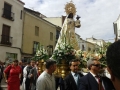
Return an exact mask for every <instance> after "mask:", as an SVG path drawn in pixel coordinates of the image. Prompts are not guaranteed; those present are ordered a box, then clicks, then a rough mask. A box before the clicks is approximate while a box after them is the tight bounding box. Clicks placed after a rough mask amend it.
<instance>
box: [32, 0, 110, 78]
mask: <svg viewBox="0 0 120 90" xmlns="http://www.w3.org/2000/svg"><path fill="white" fill-rule="evenodd" d="M65 12H66V18H65V20H64V23H63V26H62V29H61V31H60V35H59V38H58V41H57V44H56V46H55V49H54V52H53V55H52V56H51V57H49V56H48V54H47V50H45V49H44V46H43V45H40V44H39V45H38V47H37V51H36V54H35V56H34V57H33V58H32V59H34V60H36V61H38V62H39V71H40V72H42V71H43V70H44V69H45V67H44V66H45V65H44V64H45V61H46V60H47V59H48V58H51V59H54V60H56V62H57V69H56V71H55V75H57V76H59V77H62V78H64V77H65V76H66V75H67V74H68V73H69V71H70V70H69V64H68V63H69V61H70V60H72V59H78V60H80V62H81V64H80V66H79V67H80V69H81V70H83V71H84V72H88V70H87V67H86V62H87V60H88V59H89V58H92V57H94V58H96V59H97V60H100V62H101V64H102V67H106V60H105V59H106V57H105V52H106V50H107V47H108V45H106V46H104V47H101V48H99V49H98V50H95V52H86V51H82V50H81V49H80V48H79V45H78V41H77V38H76V35H75V28H80V27H81V24H80V20H79V18H80V17H79V16H78V15H77V17H76V20H74V17H75V15H76V8H75V5H74V3H73V2H72V1H70V2H69V3H67V4H66V5H65Z"/></svg>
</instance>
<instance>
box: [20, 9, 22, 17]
mask: <svg viewBox="0 0 120 90" xmlns="http://www.w3.org/2000/svg"><path fill="white" fill-rule="evenodd" d="M20 19H22V10H21V12H20Z"/></svg>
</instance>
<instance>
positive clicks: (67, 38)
mask: <svg viewBox="0 0 120 90" xmlns="http://www.w3.org/2000/svg"><path fill="white" fill-rule="evenodd" d="M75 26H79V27H80V21H79V20H76V21H74V20H73V19H71V18H66V19H65V21H64V24H63V26H62V29H61V32H60V36H59V39H58V42H57V44H56V47H55V50H56V49H57V48H58V44H62V43H67V44H70V45H72V46H73V48H74V49H75V50H79V49H80V48H79V46H78V41H77V38H76V35H75Z"/></svg>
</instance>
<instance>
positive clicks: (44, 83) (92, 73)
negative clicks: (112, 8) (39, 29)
mask: <svg viewBox="0 0 120 90" xmlns="http://www.w3.org/2000/svg"><path fill="white" fill-rule="evenodd" d="M119 46H120V41H117V42H115V43H113V44H112V45H110V46H109V47H108V50H107V52H106V57H107V65H108V67H107V68H108V71H109V73H110V75H111V80H110V79H109V78H107V77H106V76H100V74H99V72H100V70H101V64H100V62H99V60H96V59H95V58H90V59H89V60H88V61H87V68H88V69H89V72H88V73H87V74H86V75H83V74H82V73H81V72H80V71H79V65H80V61H79V60H78V59H72V60H71V61H70V62H69V67H70V73H69V74H68V75H67V76H66V77H65V78H64V79H62V80H60V79H61V78H59V80H57V77H56V76H55V75H54V71H55V70H56V67H57V65H56V61H54V60H52V59H48V60H47V61H46V64H45V67H46V68H45V70H44V71H43V72H41V73H40V72H39V70H38V62H35V61H34V60H31V61H30V62H27V64H23V63H22V62H21V61H18V60H14V61H13V63H12V64H10V65H8V66H6V67H4V65H3V64H2V63H1V62H0V72H1V73H0V81H1V80H2V78H3V75H2V72H3V74H4V78H5V82H6V83H7V85H8V86H7V88H8V90H20V85H22V90H57V88H58V86H59V85H62V88H60V90H120V87H119V85H120V47H119ZM60 81H61V82H60ZM60 83H62V84H60ZM58 84H59V85H58Z"/></svg>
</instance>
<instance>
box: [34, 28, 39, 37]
mask: <svg viewBox="0 0 120 90" xmlns="http://www.w3.org/2000/svg"><path fill="white" fill-rule="evenodd" d="M35 36H39V27H37V26H35Z"/></svg>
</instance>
